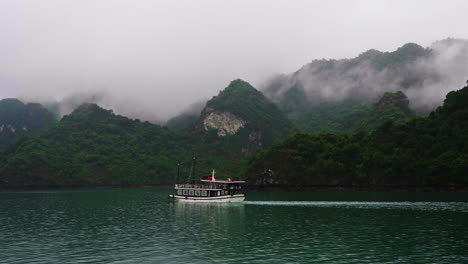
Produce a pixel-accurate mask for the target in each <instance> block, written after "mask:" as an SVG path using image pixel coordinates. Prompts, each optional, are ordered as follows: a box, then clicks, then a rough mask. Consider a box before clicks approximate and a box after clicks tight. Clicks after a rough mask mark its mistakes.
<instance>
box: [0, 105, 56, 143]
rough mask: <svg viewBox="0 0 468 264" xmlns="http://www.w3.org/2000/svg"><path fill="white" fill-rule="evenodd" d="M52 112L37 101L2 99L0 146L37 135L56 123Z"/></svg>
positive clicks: (0, 109) (0, 106)
mask: <svg viewBox="0 0 468 264" xmlns="http://www.w3.org/2000/svg"><path fill="white" fill-rule="evenodd" d="M55 122H56V120H55V118H54V116H53V115H52V113H50V112H49V111H48V110H47V109H45V108H44V107H43V106H42V105H40V104H37V103H28V104H24V103H23V102H21V101H20V100H18V99H3V100H0V148H2V147H6V146H8V145H11V144H13V143H15V142H16V141H18V140H19V139H20V138H22V137H25V136H36V135H38V134H39V133H41V132H43V131H45V130H47V129H48V128H50V127H52V126H53V125H54V124H55Z"/></svg>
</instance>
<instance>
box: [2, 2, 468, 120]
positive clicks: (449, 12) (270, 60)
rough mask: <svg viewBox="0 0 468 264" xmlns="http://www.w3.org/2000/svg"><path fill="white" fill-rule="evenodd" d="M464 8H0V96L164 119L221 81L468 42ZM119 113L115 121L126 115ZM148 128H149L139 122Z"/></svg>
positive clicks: (118, 5)
mask: <svg viewBox="0 0 468 264" xmlns="http://www.w3.org/2000/svg"><path fill="white" fill-rule="evenodd" d="M467 10H468V1H463V0H458V1H457V0H443V1H430V0H421V1H409V0H404V1H398V0H389V1H378V0H368V1H351V0H343V1H330V0H326V1H325V0H322V1H310V0H309V1H293V0H288V1H274V0H265V1H254V0H248V1H239V0H236V1H234V0H233V1H219V0H213V1H200V0H187V1H181V0H177V1H176V0H170V1H156V0H128V1H122V0H89V1H88V0H74V1H67V0H40V1H36V0H31V1H23V0H11V1H8V0H0V98H5V97H17V96H21V97H24V96H27V97H28V98H30V100H44V99H47V98H49V97H50V98H55V99H58V100H60V99H62V98H63V97H66V96H69V95H71V94H74V93H77V92H79V93H88V92H91V93H92V92H94V91H97V92H100V93H104V94H105V96H107V104H108V106H109V107H113V106H114V105H116V107H117V105H122V104H127V102H128V104H127V109H125V108H122V109H121V112H125V111H131V110H132V109H135V110H134V111H135V112H141V113H142V114H143V115H144V116H146V117H147V116H148V115H154V117H155V119H165V118H168V117H170V116H173V115H175V114H176V113H177V112H178V111H180V110H182V108H184V107H185V106H188V105H189V104H191V103H193V102H195V101H197V100H200V99H203V98H209V97H211V96H213V95H216V94H217V93H218V91H219V90H222V89H223V88H224V87H226V86H227V85H228V83H229V81H230V80H232V79H236V78H242V79H244V80H246V81H249V82H251V83H252V84H253V85H259V84H261V83H262V81H264V80H265V79H266V78H267V77H269V76H271V75H272V74H274V73H279V72H284V73H289V72H292V71H295V70H297V69H298V68H300V67H301V66H302V65H304V64H306V63H307V62H309V61H311V60H313V59H320V58H346V57H355V56H357V55H358V54H359V53H361V52H363V51H365V50H367V49H370V48H375V49H378V50H381V51H392V50H395V49H396V48H398V47H399V46H401V45H403V44H404V43H407V42H416V43H418V44H420V45H423V46H429V45H430V44H431V43H432V42H433V41H436V40H440V39H443V38H447V37H455V38H468V29H467V27H466V25H467V23H468V22H467V19H466V16H467ZM124 114H125V113H124ZM149 119H150V118H149Z"/></svg>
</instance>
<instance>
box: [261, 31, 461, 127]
mask: <svg viewBox="0 0 468 264" xmlns="http://www.w3.org/2000/svg"><path fill="white" fill-rule="evenodd" d="M467 72H468V40H462V39H446V40H442V41H438V42H435V43H434V44H433V45H432V46H431V47H430V48H423V47H421V46H419V45H417V44H414V43H408V44H405V45H403V46H402V47H400V48H398V49H397V50H395V51H393V52H380V51H377V50H368V51H366V52H363V53H361V54H360V55H359V56H357V57H355V58H352V59H341V60H333V59H332V60H314V61H312V62H311V63H308V64H306V65H304V66H303V67H302V68H300V69H299V70H298V71H296V72H294V73H292V74H285V75H278V76H276V77H274V78H272V79H271V80H270V81H268V82H267V84H266V85H265V86H264V87H263V88H262V89H261V90H262V91H263V92H264V94H265V95H266V96H267V97H268V98H270V99H271V100H273V101H274V102H275V103H276V104H277V105H278V106H279V108H280V109H281V110H283V111H284V112H285V113H286V114H287V116H288V117H290V118H292V119H293V120H295V121H296V122H298V123H299V124H300V127H301V128H302V129H304V130H305V131H306V132H333V133H336V132H340V131H341V132H352V131H353V129H351V128H352V127H359V126H358V125H357V124H359V123H362V122H363V121H364V120H363V119H362V118H366V115H368V114H369V113H368V111H369V110H370V106H371V105H372V104H374V103H375V102H376V101H377V100H378V98H380V97H382V96H383V95H384V93H385V92H397V91H402V92H403V93H404V94H405V95H406V96H408V98H409V100H410V102H411V104H410V107H411V108H412V109H413V110H415V111H417V112H421V113H429V112H430V110H433V109H434V107H435V106H437V105H440V103H441V102H442V100H443V96H445V94H446V93H448V92H449V90H447V89H449V88H448V87H457V85H460V84H463V82H464V80H465V75H466V73H467ZM349 112H353V115H352V116H348V114H347V113H349ZM317 113H321V114H320V115H321V116H326V118H320V116H317ZM350 120H351V121H350ZM350 127H351V128H350Z"/></svg>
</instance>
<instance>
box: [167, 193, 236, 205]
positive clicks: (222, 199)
mask: <svg viewBox="0 0 468 264" xmlns="http://www.w3.org/2000/svg"><path fill="white" fill-rule="evenodd" d="M169 198H174V199H175V200H176V201H180V202H197V203H235V202H242V201H244V199H245V195H244V194H234V195H224V196H217V197H194V196H183V195H174V194H171V195H169Z"/></svg>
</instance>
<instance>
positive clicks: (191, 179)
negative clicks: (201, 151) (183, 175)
mask: <svg viewBox="0 0 468 264" xmlns="http://www.w3.org/2000/svg"><path fill="white" fill-rule="evenodd" d="M196 159H197V158H196V157H195V154H194V155H193V157H192V165H191V166H190V174H189V177H188V179H187V183H188V184H190V183H192V182H194V179H195V161H196Z"/></svg>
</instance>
